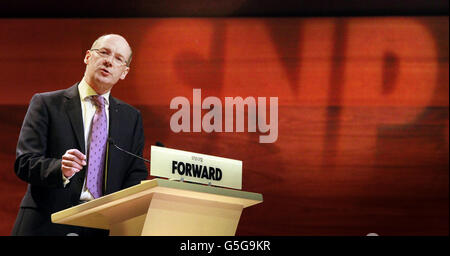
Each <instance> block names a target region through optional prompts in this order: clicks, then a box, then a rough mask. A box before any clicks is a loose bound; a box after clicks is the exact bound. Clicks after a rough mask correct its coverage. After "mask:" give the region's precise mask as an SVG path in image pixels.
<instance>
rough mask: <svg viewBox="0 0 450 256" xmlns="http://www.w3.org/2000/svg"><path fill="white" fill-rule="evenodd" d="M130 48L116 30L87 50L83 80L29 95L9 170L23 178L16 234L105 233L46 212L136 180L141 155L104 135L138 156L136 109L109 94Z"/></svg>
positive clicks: (142, 172) (143, 173) (140, 134)
mask: <svg viewBox="0 0 450 256" xmlns="http://www.w3.org/2000/svg"><path fill="white" fill-rule="evenodd" d="M131 56H132V51H131V48H130V46H129V44H128V42H127V41H126V40H125V39H124V38H123V37H122V36H120V35H115V34H110V35H104V36H101V37H100V38H98V39H97V40H96V41H95V42H94V44H93V45H92V47H91V49H90V50H88V51H86V55H85V58H84V62H85V64H86V71H85V73H84V77H83V79H82V80H81V82H79V83H77V84H75V85H73V86H72V87H70V88H68V89H65V90H59V91H54V92H47V93H41V94H36V95H34V96H33V98H32V99H31V102H30V105H29V108H28V111H27V114H26V116H25V119H24V122H23V125H22V129H21V131H20V135H19V140H18V144H17V152H16V161H15V164H14V170H15V173H16V174H17V176H18V177H19V178H20V179H22V180H24V181H26V182H28V183H29V184H28V189H27V192H26V194H25V196H24V198H23V200H22V202H21V205H20V210H19V213H18V215H17V218H16V222H15V225H14V228H13V230H12V234H13V235H67V234H77V235H107V234H108V232H107V231H105V230H98V229H88V228H80V227H73V226H68V225H61V224H54V223H52V222H51V214H52V213H54V212H57V211H60V210H63V209H66V208H69V207H72V206H75V205H78V204H80V203H83V202H86V201H90V200H93V199H95V198H98V197H101V196H103V195H106V194H110V193H113V192H116V191H119V190H121V189H124V188H127V187H130V186H133V185H136V184H139V183H140V181H141V180H144V179H146V178H147V174H148V172H147V167H146V166H145V164H144V162H143V161H142V160H139V159H136V158H133V157H130V156H129V155H126V154H123V152H120V151H118V150H115V148H114V147H110V146H109V143H108V139H111V140H112V141H114V143H115V144H116V145H118V146H120V147H121V148H124V149H126V150H128V151H131V152H133V153H135V154H137V155H140V156H142V151H143V148H144V143H145V140H144V131H143V127H142V117H141V114H140V112H139V111H138V110H137V109H135V108H133V107H132V106H130V105H128V104H126V103H124V102H122V101H120V100H118V99H116V98H113V97H112V96H110V92H111V89H112V88H113V86H114V85H115V84H116V83H117V82H118V81H119V80H123V79H125V77H126V75H127V74H128V72H129V70H130V67H129V64H130V61H131Z"/></svg>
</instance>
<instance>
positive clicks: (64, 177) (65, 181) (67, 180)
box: [62, 173, 75, 188]
mask: <svg viewBox="0 0 450 256" xmlns="http://www.w3.org/2000/svg"><path fill="white" fill-rule="evenodd" d="M74 175H75V173H74ZM72 177H73V175H72V176H70V177H69V178H67V177H66V176H64V174H63V175H62V178H63V187H64V188H65V187H66V186H67V184H69V182H70V178H72Z"/></svg>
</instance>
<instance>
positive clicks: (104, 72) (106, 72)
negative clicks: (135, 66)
mask: <svg viewBox="0 0 450 256" xmlns="http://www.w3.org/2000/svg"><path fill="white" fill-rule="evenodd" d="M100 71H101V72H102V74H104V75H109V74H111V73H110V72H109V71H108V70H107V69H106V68H101V69H100Z"/></svg>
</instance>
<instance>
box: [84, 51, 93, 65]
mask: <svg viewBox="0 0 450 256" xmlns="http://www.w3.org/2000/svg"><path fill="white" fill-rule="evenodd" d="M91 56H92V55H91V52H90V51H89V50H87V51H86V55H85V56H84V64H88V60H89V59H90V58H91Z"/></svg>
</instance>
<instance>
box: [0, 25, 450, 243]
mask: <svg viewBox="0 0 450 256" xmlns="http://www.w3.org/2000/svg"><path fill="white" fill-rule="evenodd" d="M104 33H119V34H122V35H123V36H125V37H126V38H127V39H128V41H129V42H130V44H131V46H132V47H133V51H134V58H133V62H132V64H131V68H132V69H131V72H130V74H129V75H128V77H127V79H126V80H124V81H122V82H120V83H119V84H117V85H116V86H115V87H114V89H113V91H112V94H113V95H114V96H115V97H118V98H120V99H122V100H124V101H126V102H128V103H130V104H132V105H134V106H136V107H137V108H138V109H140V110H141V112H142V115H143V118H144V129H145V135H146V140H147V144H146V149H145V157H150V156H149V154H150V145H154V144H155V141H161V142H163V143H164V144H165V145H166V146H167V147H170V148H175V149H181V150H187V151H193V152H198V153H204V154H211V155H217V156H221V157H227V158H233V159H239V160H242V161H243V190H245V191H252V192H258V193H261V194H263V197H264V202H263V203H262V204H259V205H257V206H254V207H250V208H248V209H245V210H244V212H243V214H242V217H241V220H240V223H239V227H238V230H237V235H366V234H367V233H370V232H375V233H378V234H380V235H448V232H449V231H448V229H449V222H448V219H449V211H448V210H449V204H448V203H449V157H448V153H449V113H448V106H449V98H448V92H449V80H448V78H449V73H448V56H449V55H448V48H449V47H448V46H449V29H448V17H423V18H419V17H397V18H391V17H379V18H373V17H372V18H144V19H141V18H133V19H75V18H74V19H3V20H1V21H0V34H1V35H2V36H1V37H0V49H3V50H2V51H0V86H1V87H0V88H1V94H0V131H1V133H0V219H1V221H0V234H1V235H8V234H9V233H10V231H11V228H12V225H13V223H14V219H15V216H16V214H17V211H18V207H19V204H20V200H21V198H22V196H23V194H24V192H25V189H26V184H25V183H24V182H22V181H20V180H19V179H18V178H17V177H16V176H15V175H14V171H13V164H14V159H15V146H16V143H17V138H18V135H19V131H20V126H21V123H22V121H23V117H24V115H25V112H26V109H27V106H28V103H29V100H30V99H31V96H32V95H33V94H34V93H37V92H43V91H50V90H57V89H63V88H67V87H69V86H71V85H73V84H74V83H76V82H77V81H79V80H80V79H81V78H82V75H83V72H84V63H83V57H84V54H85V52H86V50H87V49H89V48H90V46H91V44H92V42H93V41H94V40H95V39H96V38H97V37H98V36H100V35H101V34H104ZM193 88H201V89H202V97H203V98H205V97H207V96H216V97H218V98H220V99H222V103H224V97H237V96H240V97H243V98H245V97H248V96H251V97H255V98H256V97H267V98H269V97H278V98H279V101H278V102H279V127H278V128H279V132H278V134H279V135H278V140H277V141H276V142H275V143H273V144H260V143H259V142H258V140H259V135H260V134H259V133H248V132H244V133H206V132H201V133H173V132H172V131H171V130H170V125H169V121H170V116H171V115H172V114H173V113H174V112H175V110H170V109H169V103H170V101H171V99H172V98H174V97H176V96H184V97H187V98H188V99H191V100H192V89H193Z"/></svg>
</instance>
